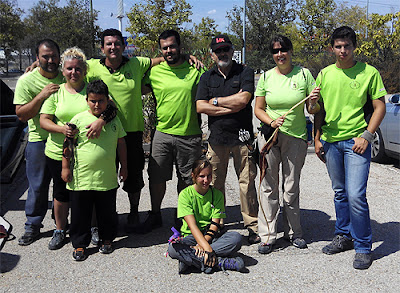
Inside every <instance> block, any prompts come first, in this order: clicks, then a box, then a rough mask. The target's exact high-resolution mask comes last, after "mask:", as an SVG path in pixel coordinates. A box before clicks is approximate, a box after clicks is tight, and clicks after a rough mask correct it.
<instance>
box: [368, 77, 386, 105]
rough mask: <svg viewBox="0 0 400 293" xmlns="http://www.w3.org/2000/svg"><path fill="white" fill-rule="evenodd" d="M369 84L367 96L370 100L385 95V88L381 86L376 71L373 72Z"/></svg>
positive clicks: (381, 82)
mask: <svg viewBox="0 0 400 293" xmlns="http://www.w3.org/2000/svg"><path fill="white" fill-rule="evenodd" d="M370 83H371V85H370V87H369V88H368V94H369V95H370V96H371V99H372V100H376V99H379V98H381V97H383V96H384V95H386V94H387V92H386V89H385V86H384V85H383V81H382V77H381V75H380V74H379V72H378V70H376V71H375V73H374V75H373V77H372V79H371V82H370Z"/></svg>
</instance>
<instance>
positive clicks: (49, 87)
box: [39, 83, 60, 100]
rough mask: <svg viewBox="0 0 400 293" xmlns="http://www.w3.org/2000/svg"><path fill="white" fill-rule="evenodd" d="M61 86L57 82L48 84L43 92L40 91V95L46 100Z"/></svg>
mask: <svg viewBox="0 0 400 293" xmlns="http://www.w3.org/2000/svg"><path fill="white" fill-rule="evenodd" d="M59 88H60V85H59V84H55V83H50V84H48V85H46V86H45V87H44V88H43V89H42V90H41V92H40V93H39V96H40V98H41V99H42V100H46V99H47V98H48V97H50V96H51V95H52V94H54V93H55V92H56V91H58V89H59Z"/></svg>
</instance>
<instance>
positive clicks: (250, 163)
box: [207, 144, 258, 233]
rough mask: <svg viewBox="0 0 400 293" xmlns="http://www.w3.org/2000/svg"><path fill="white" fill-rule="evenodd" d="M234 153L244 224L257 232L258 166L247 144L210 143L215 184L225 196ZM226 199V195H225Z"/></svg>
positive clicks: (209, 156)
mask: <svg viewBox="0 0 400 293" xmlns="http://www.w3.org/2000/svg"><path fill="white" fill-rule="evenodd" d="M231 153H232V156H233V163H234V167H235V172H236V176H237V178H238V179H239V189H240V208H241V212H242V217H243V221H244V226H245V227H246V228H247V229H251V230H252V231H253V232H254V233H257V213H258V202H257V192H256V187H255V182H254V180H255V178H256V176H257V166H256V164H255V162H254V160H253V158H252V157H251V156H250V155H249V150H248V148H247V146H245V145H236V146H225V145H211V144H208V152H207V157H208V159H209V160H210V162H211V164H212V169H213V181H212V184H213V186H214V187H215V188H216V189H218V190H220V191H222V193H223V194H224V196H225V179H226V173H227V170H228V163H229V155H230V154H231ZM224 199H225V197H224Z"/></svg>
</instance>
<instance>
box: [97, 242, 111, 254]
mask: <svg viewBox="0 0 400 293" xmlns="http://www.w3.org/2000/svg"><path fill="white" fill-rule="evenodd" d="M99 252H100V253H102V254H110V253H111V252H113V247H112V245H111V242H110V241H107V242H105V243H103V244H102V245H101V246H100V248H99Z"/></svg>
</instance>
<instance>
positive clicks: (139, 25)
mask: <svg viewBox="0 0 400 293" xmlns="http://www.w3.org/2000/svg"><path fill="white" fill-rule="evenodd" d="M191 9H192V7H191V6H190V4H189V3H187V2H186V1H185V0H143V1H140V2H139V3H136V4H135V5H133V6H132V8H131V11H130V12H129V13H127V16H128V19H129V23H130V24H129V26H128V27H127V28H126V30H127V31H128V32H129V33H131V34H132V36H133V38H130V39H128V41H129V42H131V43H133V44H134V45H135V46H136V47H137V48H139V53H140V52H141V51H142V53H144V52H145V53H146V54H147V55H151V56H152V57H153V56H156V55H158V36H159V35H160V33H162V32H163V31H164V30H167V29H175V30H177V31H179V32H180V34H181V37H182V41H185V40H186V37H190V36H191V32H190V30H187V29H185V28H184V24H185V23H189V22H191V19H190V18H189V16H190V15H191V14H192V11H191Z"/></svg>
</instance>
